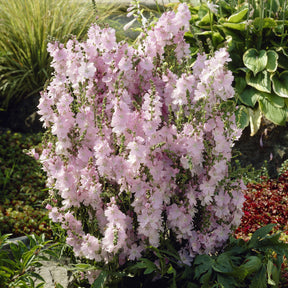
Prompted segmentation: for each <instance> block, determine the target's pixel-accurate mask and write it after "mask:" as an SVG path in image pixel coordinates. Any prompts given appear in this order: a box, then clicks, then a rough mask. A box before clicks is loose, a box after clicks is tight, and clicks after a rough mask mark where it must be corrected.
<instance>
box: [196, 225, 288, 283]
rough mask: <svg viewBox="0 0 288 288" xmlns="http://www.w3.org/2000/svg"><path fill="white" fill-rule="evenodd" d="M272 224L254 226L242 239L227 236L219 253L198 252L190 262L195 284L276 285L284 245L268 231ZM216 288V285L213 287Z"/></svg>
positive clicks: (286, 246)
mask: <svg viewBox="0 0 288 288" xmlns="http://www.w3.org/2000/svg"><path fill="white" fill-rule="evenodd" d="M272 228H273V224H269V225H267V226H265V227H262V228H260V229H258V230H257V231H256V232H255V233H254V234H253V235H252V237H251V239H250V240H249V241H247V242H245V241H244V240H242V239H235V238H231V239H230V241H229V243H228V245H227V246H226V247H225V249H224V251H223V252H222V253H220V254H219V255H209V256H208V255H199V256H196V258H195V261H194V263H193V267H192V270H193V268H194V269H195V275H194V279H196V280H197V281H199V282H200V283H201V286H199V287H212V286H213V285H214V284H217V285H222V286H217V287H259V288H262V287H263V288H264V287H273V286H274V287H278V285H279V279H280V272H281V265H282V263H283V261H284V256H286V257H287V255H288V254H287V253H288V244H286V243H283V242H281V241H280V240H279V237H280V233H277V234H272V235H270V234H269V233H270V232H271V230H272ZM215 287H216V286H215Z"/></svg>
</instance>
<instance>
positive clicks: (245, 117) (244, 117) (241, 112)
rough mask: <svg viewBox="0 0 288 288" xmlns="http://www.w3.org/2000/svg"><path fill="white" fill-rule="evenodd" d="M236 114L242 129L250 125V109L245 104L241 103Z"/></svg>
mask: <svg viewBox="0 0 288 288" xmlns="http://www.w3.org/2000/svg"><path fill="white" fill-rule="evenodd" d="M235 116H236V123H237V126H238V127H239V128H240V129H244V128H246V127H247V126H248V125H249V111H248V109H247V108H246V107H245V106H244V105H241V106H240V107H239V108H238V109H237V110H236V111H235Z"/></svg>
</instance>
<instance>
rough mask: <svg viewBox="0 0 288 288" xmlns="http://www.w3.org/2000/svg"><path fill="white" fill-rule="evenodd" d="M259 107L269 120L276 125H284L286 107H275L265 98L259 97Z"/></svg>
mask: <svg viewBox="0 0 288 288" xmlns="http://www.w3.org/2000/svg"><path fill="white" fill-rule="evenodd" d="M258 102H259V107H260V110H261V112H262V114H263V115H264V116H265V117H266V118H267V119H268V120H270V121H271V122H273V123H275V124H277V125H284V124H285V122H286V107H283V108H279V107H275V106H274V105H273V104H272V103H271V102H270V101H269V100H268V99H267V98H262V97H261V98H259V100H258Z"/></svg>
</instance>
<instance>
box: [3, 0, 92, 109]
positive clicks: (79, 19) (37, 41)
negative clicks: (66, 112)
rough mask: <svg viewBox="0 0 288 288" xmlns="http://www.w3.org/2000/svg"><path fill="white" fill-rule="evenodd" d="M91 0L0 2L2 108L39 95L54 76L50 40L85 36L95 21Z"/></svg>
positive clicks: (20, 0) (65, 39) (5, 0)
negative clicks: (49, 52) (48, 43)
mask: <svg viewBox="0 0 288 288" xmlns="http://www.w3.org/2000/svg"><path fill="white" fill-rule="evenodd" d="M91 5H92V4H90V3H89V2H88V1H83V2H82V3H81V4H80V3H79V2H78V1H65V0H61V1H56V0H49V1H46V0H35V1H34V0H15V1H9V0H3V1H1V2H0V19H1V22H0V108H2V109H7V107H8V106H9V103H10V104H12V103H15V102H17V101H19V100H20V99H23V98H26V97H29V96H32V95H37V94H39V92H40V91H41V90H42V89H43V86H44V84H45V82H46V80H47V79H49V78H50V77H51V72H52V70H51V67H50V62H51V58H50V57H49V54H48V52H47V42H48V40H49V39H58V40H61V41H62V42H67V40H68V38H69V35H71V34H73V35H75V36H76V37H77V38H78V39H81V38H83V37H84V35H85V34H86V32H87V28H88V26H89V25H90V24H91V23H92V21H94V14H93V8H92V6H91Z"/></svg>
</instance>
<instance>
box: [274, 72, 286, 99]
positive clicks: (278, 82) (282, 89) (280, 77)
mask: <svg viewBox="0 0 288 288" xmlns="http://www.w3.org/2000/svg"><path fill="white" fill-rule="evenodd" d="M272 85H273V90H274V92H275V93H276V94H277V95H279V96H280V97H285V98H288V71H284V72H282V73H281V74H278V73H275V74H274V75H273V76H272Z"/></svg>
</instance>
